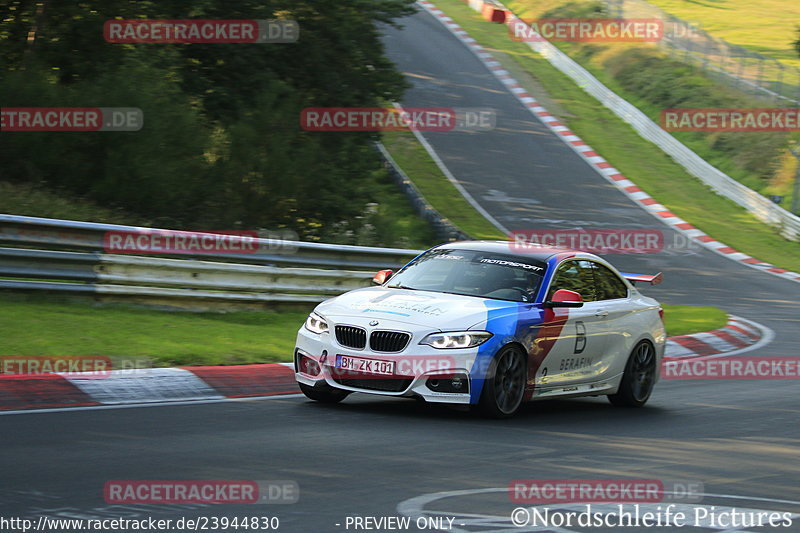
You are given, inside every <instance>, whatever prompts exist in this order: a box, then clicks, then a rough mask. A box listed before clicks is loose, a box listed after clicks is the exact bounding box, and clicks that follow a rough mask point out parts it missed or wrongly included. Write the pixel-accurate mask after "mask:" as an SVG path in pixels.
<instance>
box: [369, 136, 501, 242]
mask: <svg viewBox="0 0 800 533" xmlns="http://www.w3.org/2000/svg"><path fill="white" fill-rule="evenodd" d="M382 142H383V145H384V146H385V147H386V150H388V151H389V153H390V154H391V155H392V158H394V160H395V161H396V162H397V164H398V165H399V166H400V168H402V169H403V172H405V173H406V174H407V175H408V177H409V179H411V181H413V182H414V185H415V186H416V187H417V189H418V190H419V192H420V193H421V194H422V196H424V197H425V200H427V201H428V203H429V204H430V205H432V206H433V208H434V209H436V210H437V211H438V212H439V213H440V214H441V215H442V216H443V217H445V218H447V219H449V220H450V222H452V223H453V224H454V225H456V226H457V227H458V228H459V229H460V230H461V231H463V232H464V233H466V234H468V235H470V236H471V237H473V238H475V239H502V240H505V239H506V238H507V237H506V235H504V234H503V232H501V231H500V230H498V229H497V228H496V227H494V226H493V225H492V224H491V223H490V222H489V221H488V220H486V219H485V218H484V217H483V215H481V214H480V213H478V212H477V211H476V210H475V208H474V207H472V206H471V205H470V204H469V202H467V200H466V199H464V197H463V196H462V195H461V193H460V192H459V191H458V189H456V188H455V186H454V185H453V184H452V183H451V182H450V180H448V179H447V177H446V176H445V175H444V174H443V173H442V171H441V170H440V169H439V167H438V166H437V165H436V163H435V162H434V160H433V159H431V157H430V155H429V154H428V152H427V151H426V150H425V148H424V147H423V146H422V145H421V144H420V143H419V142H418V141H417V139H416V137H414V134H413V133H411V132H410V131H389V132H384V133H383V136H382Z"/></svg>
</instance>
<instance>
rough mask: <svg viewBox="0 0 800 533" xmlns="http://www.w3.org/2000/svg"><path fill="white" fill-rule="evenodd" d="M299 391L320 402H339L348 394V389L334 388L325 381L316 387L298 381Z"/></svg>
mask: <svg viewBox="0 0 800 533" xmlns="http://www.w3.org/2000/svg"><path fill="white" fill-rule="evenodd" d="M298 385H300V391H301V392H302V393H303V394H305V395H306V397H308V398H310V399H312V400H314V401H316V402H321V403H339V402H341V401H342V400H344V399H345V398H347V396H348V395H349V394H350V391H346V390H341V389H334V388H333V387H331V386H330V385H328V384H327V383H323V384H320V385H318V386H316V387H311V386H309V385H306V384H305V383H298Z"/></svg>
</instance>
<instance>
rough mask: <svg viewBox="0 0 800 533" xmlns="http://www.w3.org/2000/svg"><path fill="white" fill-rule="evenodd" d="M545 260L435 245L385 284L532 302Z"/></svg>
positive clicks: (540, 279) (394, 286) (543, 269)
mask: <svg viewBox="0 0 800 533" xmlns="http://www.w3.org/2000/svg"><path fill="white" fill-rule="evenodd" d="M544 271H545V264H544V263H541V262H539V261H533V260H520V259H519V258H517V257H514V256H508V255H502V254H496V253H487V252H475V251H471V250H453V249H435V250H431V251H430V252H428V253H426V254H424V255H423V256H421V257H419V258H418V259H417V260H415V261H414V262H413V263H411V264H410V265H408V266H407V267H406V268H404V269H403V270H401V271H400V272H399V273H398V274H397V275H396V276H394V277H393V278H392V279H391V280H390V281H389V282H388V283H387V284H386V286H387V287H393V288H403V289H416V290H425V291H433V292H445V293H450V294H461V295H464V296H478V297H481V298H492V299H496V300H511V301H514V302H532V301H534V298H535V297H536V291H537V290H538V288H539V284H540V283H541V281H542V274H544Z"/></svg>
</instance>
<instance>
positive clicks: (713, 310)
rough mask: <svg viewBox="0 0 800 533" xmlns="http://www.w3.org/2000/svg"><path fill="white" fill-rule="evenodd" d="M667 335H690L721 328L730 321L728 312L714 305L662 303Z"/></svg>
mask: <svg viewBox="0 0 800 533" xmlns="http://www.w3.org/2000/svg"><path fill="white" fill-rule="evenodd" d="M661 307H663V308H664V325H665V326H666V328H667V335H669V336H675V335H689V334H690V333H698V332H701V331H711V330H714V329H719V328H721V327H723V326H725V324H727V323H728V314H727V313H726V312H725V311H723V310H722V309H719V308H718V307H712V306H702V307H700V306H698V307H695V306H691V305H662V306H661Z"/></svg>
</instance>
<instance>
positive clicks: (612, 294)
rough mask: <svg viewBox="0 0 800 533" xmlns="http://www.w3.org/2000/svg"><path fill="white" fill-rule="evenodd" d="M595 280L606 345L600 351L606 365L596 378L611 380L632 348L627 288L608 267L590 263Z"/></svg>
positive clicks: (620, 368)
mask: <svg viewBox="0 0 800 533" xmlns="http://www.w3.org/2000/svg"><path fill="white" fill-rule="evenodd" d="M591 265H592V268H593V272H594V279H595V298H596V304H597V306H598V309H597V312H598V313H599V314H600V315H602V316H603V318H602V320H603V322H604V328H605V330H606V344H605V348H604V352H603V358H604V361H605V363H604V364H603V365H602V366H598V367H596V371H597V374H596V376H595V378H596V379H597V380H602V379H604V378H610V377H613V376H615V375H617V374H619V373H620V372H622V369H624V367H625V363H626V362H627V360H628V355H629V352H630V349H631V347H630V346H629V344H630V338H631V331H630V330H631V322H632V320H631V318H632V313H633V309H632V307H631V303H630V299H629V297H628V286H627V285H626V284H625V282H624V281H622V279H621V278H620V277H619V276H618V275H617V274H616V273H615V272H613V271H612V270H611V269H610V268H608V267H607V266H605V265H603V264H601V263H598V262H596V261H592V262H591Z"/></svg>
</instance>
